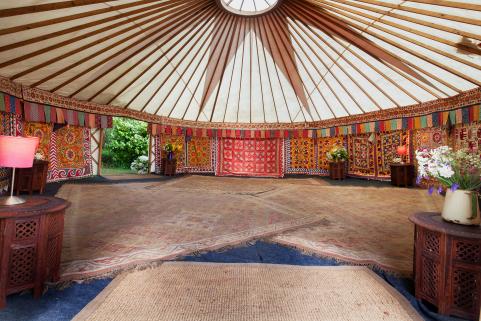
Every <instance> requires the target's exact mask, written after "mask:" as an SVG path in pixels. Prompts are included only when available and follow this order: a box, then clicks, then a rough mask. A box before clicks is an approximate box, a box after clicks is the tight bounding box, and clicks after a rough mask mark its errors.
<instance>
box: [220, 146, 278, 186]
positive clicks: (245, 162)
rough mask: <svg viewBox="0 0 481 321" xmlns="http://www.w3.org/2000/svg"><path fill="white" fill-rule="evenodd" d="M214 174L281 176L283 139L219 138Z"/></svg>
mask: <svg viewBox="0 0 481 321" xmlns="http://www.w3.org/2000/svg"><path fill="white" fill-rule="evenodd" d="M218 141H219V147H218V156H217V159H218V163H217V170H216V175H220V176H227V175H238V176H259V177H282V176H283V175H284V170H283V166H282V164H283V154H284V153H283V140H281V139H233V138H221V139H219V140H218Z"/></svg>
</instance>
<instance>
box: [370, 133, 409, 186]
mask: <svg viewBox="0 0 481 321" xmlns="http://www.w3.org/2000/svg"><path fill="white" fill-rule="evenodd" d="M376 142H377V144H376V145H377V151H376V156H377V173H376V176H378V177H390V175H391V167H390V164H391V163H392V162H393V159H394V158H397V157H399V156H398V154H397V151H396V149H397V147H398V146H404V145H405V146H407V148H408V150H410V138H409V131H406V130H400V131H394V132H386V133H379V134H377V139H376ZM405 161H406V162H408V163H409V162H410V155H409V154H408V155H407V159H406V160H405Z"/></svg>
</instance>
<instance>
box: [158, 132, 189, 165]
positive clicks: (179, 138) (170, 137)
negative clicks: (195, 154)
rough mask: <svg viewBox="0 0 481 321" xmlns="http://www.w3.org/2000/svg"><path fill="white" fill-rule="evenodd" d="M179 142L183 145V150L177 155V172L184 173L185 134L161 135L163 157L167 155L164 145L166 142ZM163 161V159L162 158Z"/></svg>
mask: <svg viewBox="0 0 481 321" xmlns="http://www.w3.org/2000/svg"><path fill="white" fill-rule="evenodd" d="M168 143H171V144H177V145H181V146H182V151H180V152H178V153H177V154H176V155H175V157H176V158H177V170H176V171H177V172H179V173H182V172H184V167H185V137H184V136H177V135H167V134H162V135H161V136H160V144H161V145H160V150H161V159H162V158H165V157H167V155H166V153H165V152H164V145H165V144H168ZM161 161H162V160H161Z"/></svg>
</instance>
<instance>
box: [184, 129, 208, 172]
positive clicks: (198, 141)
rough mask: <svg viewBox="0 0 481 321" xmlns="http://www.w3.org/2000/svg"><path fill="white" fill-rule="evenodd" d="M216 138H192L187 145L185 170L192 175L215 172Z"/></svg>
mask: <svg viewBox="0 0 481 321" xmlns="http://www.w3.org/2000/svg"><path fill="white" fill-rule="evenodd" d="M213 142H214V138H210V137H191V138H189V139H188V140H187V144H186V149H187V150H186V155H187V158H186V165H185V170H186V171H187V172H192V173H213V172H214V159H215V156H214V143H213Z"/></svg>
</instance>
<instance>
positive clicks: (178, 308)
mask: <svg viewBox="0 0 481 321" xmlns="http://www.w3.org/2000/svg"><path fill="white" fill-rule="evenodd" d="M87 320H88V321H110V320H112V321H114V320H115V321H131V320H139V321H140V320H152V321H153V320H156V321H157V320H158V321H164V320H165V321H184V320H192V321H193V320H196V321H218V320H226V321H234V320H235V321H242V320H245V321H247V320H249V321H274V320H275V321H287V320H289V321H298V320H302V321H311V320H329V321H335V320H343V321H344V320H366V321H368V320H369V321H375V320H396V321H401V320H422V319H421V317H420V316H419V315H418V314H417V313H416V312H415V310H414V309H413V308H412V307H411V306H410V305H409V303H408V302H407V301H406V300H405V299H404V297H402V296H401V295H400V294H399V293H398V292H396V291H395V290H394V289H393V288H392V287H391V286H389V285H388V284H387V283H386V282H385V281H383V280H382V279H381V278H379V277H378V276H377V275H376V274H375V273H373V272H372V271H370V270H369V269H367V268H364V267H351V266H349V267H300V266H288V265H269V264H216V263H186V262H170V263H164V264H163V265H161V266H160V267H158V268H155V269H147V270H143V271H137V272H133V273H125V274H122V275H120V276H118V277H117V278H115V279H114V280H113V281H112V283H111V284H110V285H109V286H108V287H107V288H106V289H105V290H104V291H102V292H101V293H100V294H99V296H97V298H95V299H94V300H93V301H92V302H91V303H90V304H89V305H87V306H86V307H85V308H84V309H83V310H82V311H81V312H80V313H79V314H78V315H77V316H76V317H75V318H74V321H87Z"/></svg>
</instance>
